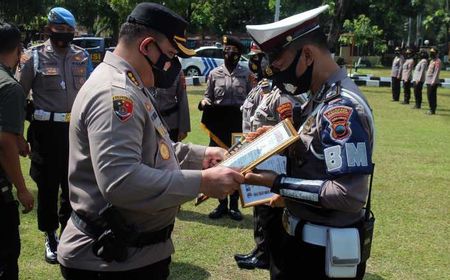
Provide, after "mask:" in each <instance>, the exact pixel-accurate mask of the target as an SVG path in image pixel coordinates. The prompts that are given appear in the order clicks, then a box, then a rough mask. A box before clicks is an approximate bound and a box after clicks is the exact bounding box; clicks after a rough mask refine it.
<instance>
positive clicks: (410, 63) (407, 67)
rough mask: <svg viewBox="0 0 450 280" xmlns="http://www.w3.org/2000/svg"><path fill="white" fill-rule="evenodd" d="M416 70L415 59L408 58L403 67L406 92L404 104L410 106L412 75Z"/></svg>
mask: <svg viewBox="0 0 450 280" xmlns="http://www.w3.org/2000/svg"><path fill="white" fill-rule="evenodd" d="M413 69H414V59H413V58H408V59H407V60H405V62H404V63H403V66H402V81H403V90H404V94H405V96H404V100H403V103H406V104H409V99H410V98H411V80H412V73H413Z"/></svg>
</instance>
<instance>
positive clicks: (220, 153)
mask: <svg viewBox="0 0 450 280" xmlns="http://www.w3.org/2000/svg"><path fill="white" fill-rule="evenodd" d="M226 153H227V150H225V149H222V148H220V147H207V148H206V151H205V157H204V158H203V169H207V168H211V167H214V166H216V165H217V164H219V163H220V162H221V161H222V160H224V159H225V157H226V156H225V155H226Z"/></svg>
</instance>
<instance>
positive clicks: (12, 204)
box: [0, 23, 34, 280]
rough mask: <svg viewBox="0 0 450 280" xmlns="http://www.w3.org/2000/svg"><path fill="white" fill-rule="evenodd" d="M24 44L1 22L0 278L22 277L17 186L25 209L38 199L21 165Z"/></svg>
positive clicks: (25, 151) (14, 30) (25, 152)
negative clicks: (19, 70) (14, 191)
mask: <svg viewBox="0 0 450 280" xmlns="http://www.w3.org/2000/svg"><path fill="white" fill-rule="evenodd" d="M21 54H22V45H21V43H20V31H19V29H18V28H17V27H15V26H14V25H11V24H9V23H0V221H1V227H2V229H1V230H0V279H2V280H15V279H19V267H18V264H17V261H18V258H19V254H20V237H19V212H18V209H17V201H15V200H14V198H13V194H12V185H14V186H15V187H16V189H17V199H18V200H19V202H20V203H21V204H22V205H23V207H24V210H23V213H28V212H30V211H31V210H32V209H33V206H34V200H33V196H32V195H31V193H30V192H29V191H28V189H27V187H26V185H25V180H24V178H23V175H22V171H21V169H20V160H19V154H20V155H22V156H26V155H28V153H29V148H28V144H27V143H26V142H25V139H24V138H23V124H24V121H25V94H24V92H23V88H22V87H21V86H20V84H19V83H18V82H17V80H16V79H14V76H13V74H14V71H15V68H16V67H17V66H18V64H19V61H20V56H21Z"/></svg>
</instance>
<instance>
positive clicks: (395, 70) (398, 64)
mask: <svg viewBox="0 0 450 280" xmlns="http://www.w3.org/2000/svg"><path fill="white" fill-rule="evenodd" d="M403 62H404V59H403V56H396V57H394V60H393V61H392V69H391V77H394V78H397V79H400V78H401V77H402V66H403Z"/></svg>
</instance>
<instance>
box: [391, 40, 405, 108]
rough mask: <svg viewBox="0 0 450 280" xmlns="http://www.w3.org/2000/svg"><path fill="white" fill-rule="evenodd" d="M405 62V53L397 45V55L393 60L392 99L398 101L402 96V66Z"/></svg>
mask: <svg viewBox="0 0 450 280" xmlns="http://www.w3.org/2000/svg"><path fill="white" fill-rule="evenodd" d="M403 63H404V59H403V55H402V54H401V52H400V48H399V47H395V57H394V60H393V61H392V70H391V78H392V83H391V87H392V101H398V100H399V98H400V79H401V77H402V66H403Z"/></svg>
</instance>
